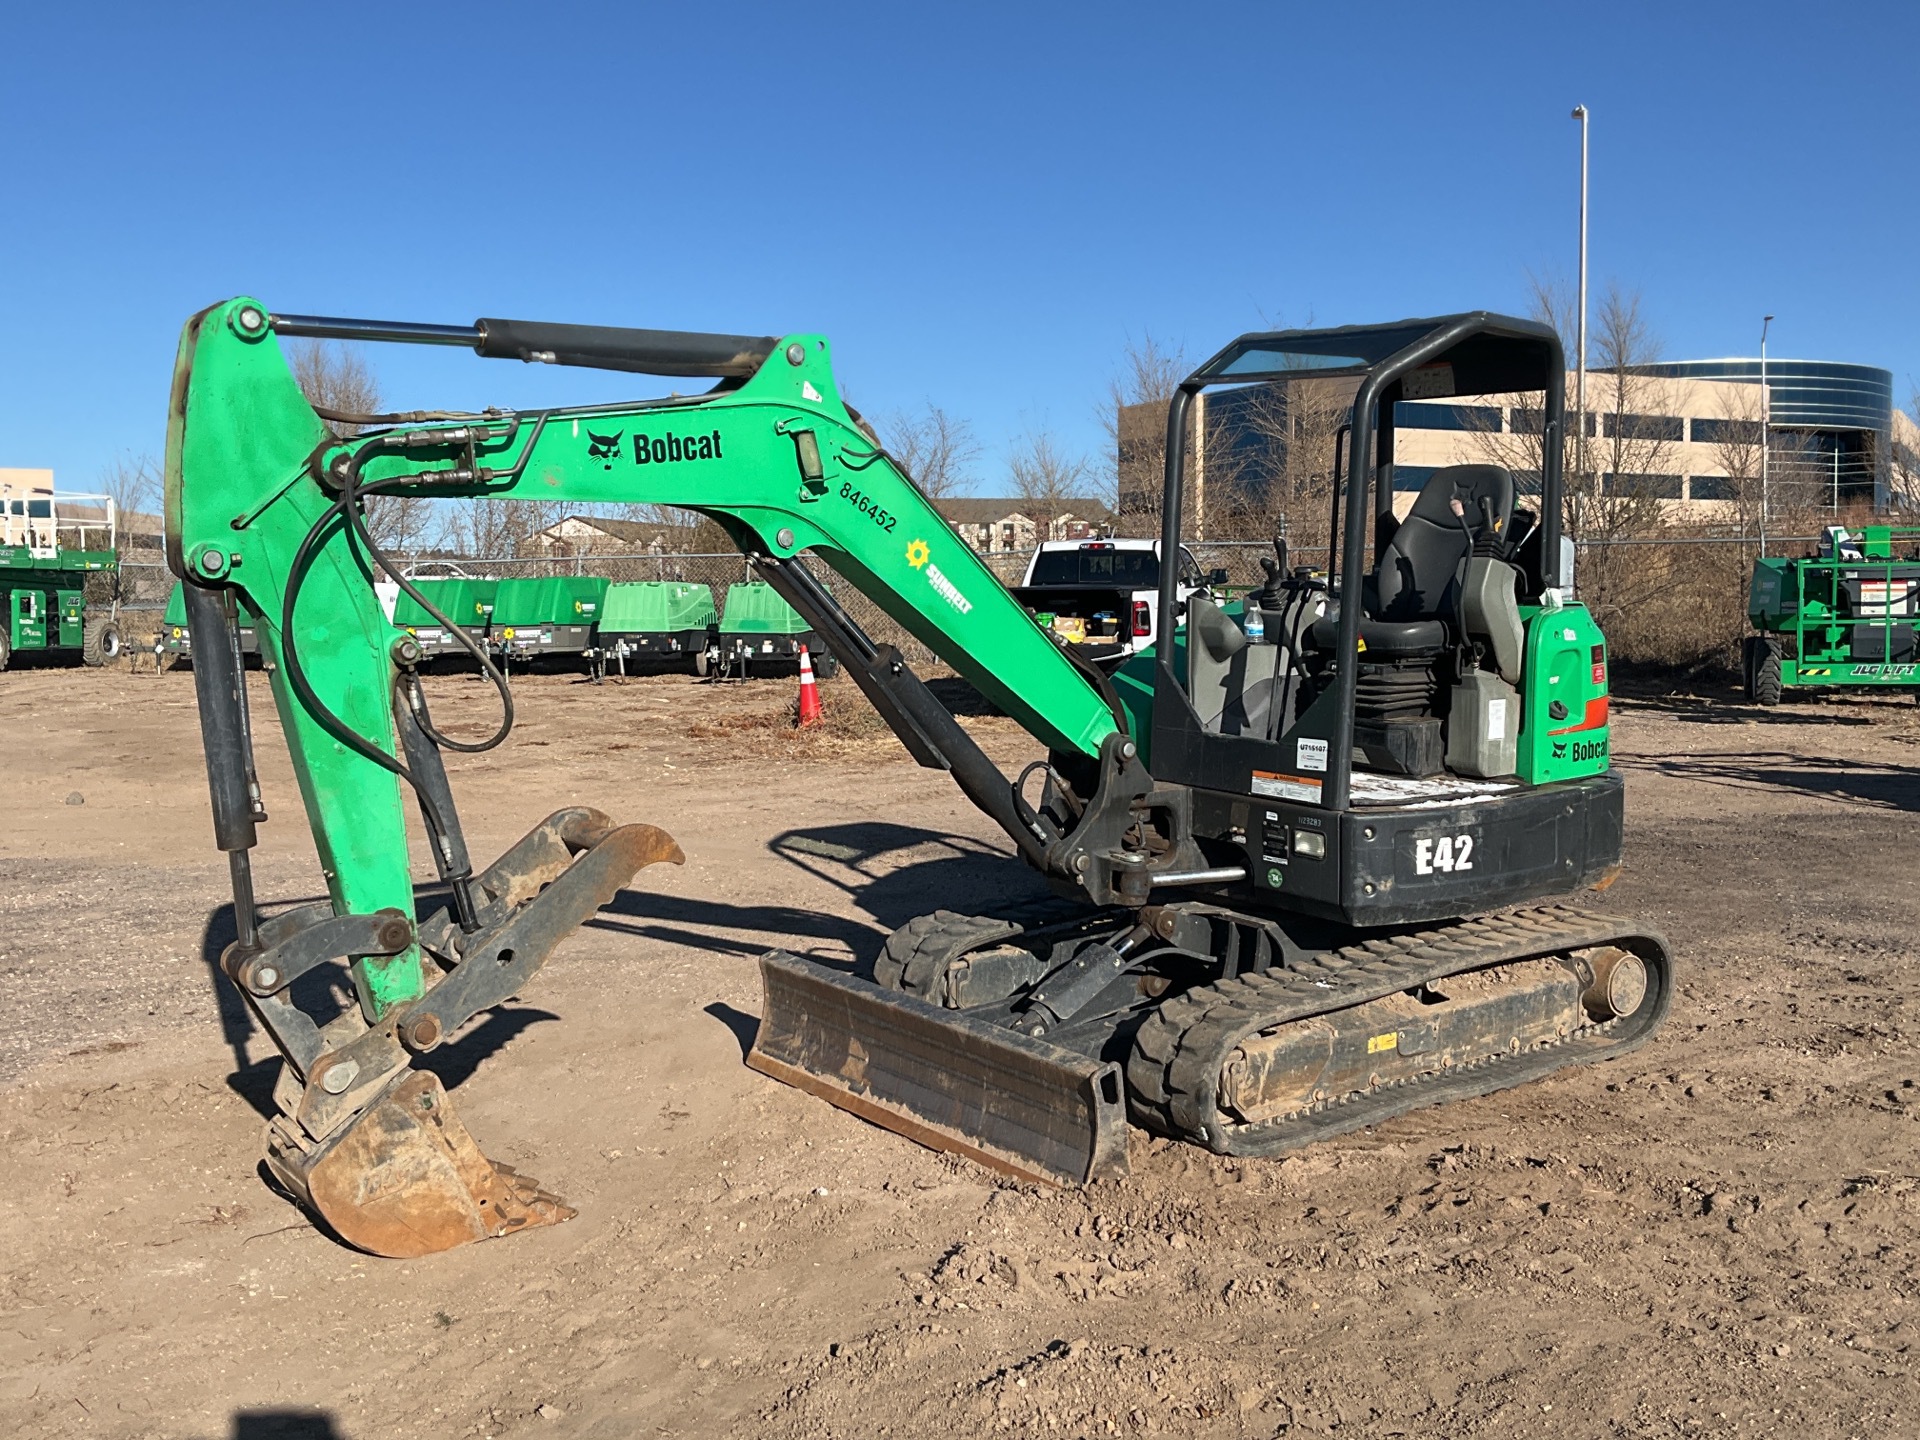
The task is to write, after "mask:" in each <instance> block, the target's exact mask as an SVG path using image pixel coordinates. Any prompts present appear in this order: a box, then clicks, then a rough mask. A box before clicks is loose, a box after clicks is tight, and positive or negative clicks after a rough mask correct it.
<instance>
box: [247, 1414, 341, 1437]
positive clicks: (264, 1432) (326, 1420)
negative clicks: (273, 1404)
mask: <svg viewBox="0 0 1920 1440" xmlns="http://www.w3.org/2000/svg"><path fill="white" fill-rule="evenodd" d="M227 1434H228V1440H347V1437H346V1435H345V1434H344V1433H343V1432H342V1431H341V1429H340V1427H339V1426H338V1425H337V1424H336V1423H335V1422H334V1418H333V1414H332V1412H331V1411H328V1410H236V1411H235V1412H234V1415H233V1429H232V1430H230V1431H228V1432H227Z"/></svg>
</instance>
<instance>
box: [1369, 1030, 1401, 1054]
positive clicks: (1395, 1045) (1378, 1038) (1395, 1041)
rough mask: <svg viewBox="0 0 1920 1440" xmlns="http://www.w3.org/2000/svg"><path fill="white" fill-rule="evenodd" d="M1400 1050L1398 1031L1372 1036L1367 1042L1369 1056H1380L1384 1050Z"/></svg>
mask: <svg viewBox="0 0 1920 1440" xmlns="http://www.w3.org/2000/svg"><path fill="white" fill-rule="evenodd" d="M1399 1048H1400V1032H1399V1031H1398V1030H1389V1031H1388V1032H1387V1033H1386V1034H1384V1035H1375V1036H1372V1037H1371V1038H1370V1039H1368V1041H1367V1054H1369V1055H1378V1054H1379V1053H1380V1052H1381V1051H1382V1050H1397V1049H1399Z"/></svg>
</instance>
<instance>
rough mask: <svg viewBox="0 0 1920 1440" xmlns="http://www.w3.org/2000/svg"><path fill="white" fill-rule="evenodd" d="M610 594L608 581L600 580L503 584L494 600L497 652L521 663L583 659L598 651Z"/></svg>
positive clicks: (546, 579) (580, 578)
mask: <svg viewBox="0 0 1920 1440" xmlns="http://www.w3.org/2000/svg"><path fill="white" fill-rule="evenodd" d="M606 594H607V581H606V579H605V578H604V577H603V576H599V575H544V576H542V577H540V578H539V579H537V580H502V581H501V582H500V588H499V589H498V590H497V591H495V592H494V597H493V626H492V631H491V634H492V643H493V648H494V651H495V653H497V654H500V655H505V656H508V657H510V658H517V659H531V658H533V657H534V656H538V655H580V654H584V653H585V652H586V651H588V650H590V649H591V648H592V647H593V628H594V626H595V624H596V623H597V622H598V621H599V619H600V605H601V602H602V601H603V600H605V599H606Z"/></svg>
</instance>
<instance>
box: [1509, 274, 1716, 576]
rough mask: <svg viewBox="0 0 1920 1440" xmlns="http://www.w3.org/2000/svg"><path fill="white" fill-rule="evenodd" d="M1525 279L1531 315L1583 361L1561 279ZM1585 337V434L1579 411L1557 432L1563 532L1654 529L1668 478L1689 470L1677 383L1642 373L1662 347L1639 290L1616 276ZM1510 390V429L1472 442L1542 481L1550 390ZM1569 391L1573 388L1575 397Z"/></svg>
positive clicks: (1613, 535) (1609, 534)
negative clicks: (1685, 461) (1625, 285)
mask: <svg viewBox="0 0 1920 1440" xmlns="http://www.w3.org/2000/svg"><path fill="white" fill-rule="evenodd" d="M1527 278H1528V284H1529V286H1530V289H1531V297H1530V305H1529V309H1530V310H1531V312H1532V315H1533V318H1534V319H1536V320H1539V321H1541V322H1542V323H1543V324H1547V325H1551V326H1553V328H1554V329H1555V330H1557V331H1558V332H1559V333H1560V335H1561V339H1562V343H1563V345H1564V346H1565V347H1566V349H1567V351H1568V354H1569V359H1570V360H1572V361H1574V362H1576V363H1577V361H1578V357H1577V356H1575V355H1573V354H1572V350H1573V346H1572V337H1571V335H1570V333H1569V332H1570V331H1571V330H1572V328H1573V327H1572V315H1573V305H1572V303H1571V302H1570V301H1569V300H1568V298H1567V294H1566V291H1565V289H1564V287H1562V286H1561V285H1560V284H1558V283H1557V282H1555V281H1553V280H1550V279H1543V278H1542V277H1540V276H1538V275H1529V276H1528V277H1527ZM1587 338H1588V343H1589V346H1590V349H1589V353H1588V357H1587V360H1588V364H1587V397H1586V398H1587V404H1586V417H1585V420H1586V424H1585V430H1586V434H1585V435H1584V436H1581V435H1580V434H1579V433H1578V431H1579V430H1580V429H1581V423H1580V419H1581V417H1580V416H1579V415H1578V414H1575V413H1569V414H1568V416H1567V422H1566V427H1565V431H1564V432H1563V434H1562V437H1561V443H1562V447H1563V448H1562V451H1561V475H1562V484H1563V488H1564V491H1565V498H1564V501H1563V516H1564V519H1565V523H1566V527H1567V533H1568V534H1570V535H1572V536H1573V537H1575V538H1576V539H1579V540H1611V539H1625V538H1627V537H1629V536H1633V535H1643V534H1647V533H1650V532H1654V531H1658V530H1659V529H1661V528H1662V527H1663V526H1664V525H1665V523H1666V520H1667V513H1666V506H1665V504H1664V502H1665V501H1667V500H1672V499H1676V498H1678V497H1677V495H1676V494H1674V493H1672V492H1671V490H1670V486H1669V481H1670V480H1671V479H1672V478H1674V477H1677V475H1678V472H1679V471H1680V470H1681V469H1682V468H1683V467H1682V465H1681V455H1682V453H1683V452H1682V449H1681V446H1682V442H1683V440H1684V438H1685V422H1684V421H1683V420H1682V419H1681V417H1680V415H1679V413H1678V411H1679V393H1678V387H1677V386H1676V385H1675V384H1674V382H1673V381H1671V380H1668V379H1666V378H1664V377H1661V376H1656V375H1646V374H1643V373H1641V370H1642V368H1643V367H1645V366H1647V365H1651V364H1653V363H1655V362H1656V361H1658V359H1659V358H1660V345H1659V341H1658V339H1657V338H1656V337H1655V335H1654V333H1653V328H1652V326H1651V324H1650V323H1649V322H1648V320H1647V317H1646V314H1645V311H1644V306H1643V302H1642V300H1641V297H1640V293H1639V292H1638V291H1633V290H1625V289H1622V288H1621V287H1620V286H1618V285H1613V284H1610V285H1609V286H1608V287H1607V289H1606V291H1605V292H1604V293H1603V294H1602V296H1601V299H1600V306H1599V313H1598V315H1597V316H1596V323H1595V324H1594V326H1593V327H1592V330H1591V331H1590V333H1589V335H1588V337H1587ZM1571 389H1572V387H1571V386H1570V387H1569V391H1571ZM1505 398H1507V399H1509V400H1510V401H1512V402H1514V416H1515V421H1516V423H1515V424H1514V425H1513V426H1512V427H1511V429H1510V430H1508V431H1507V432H1505V433H1501V432H1497V431H1486V432H1483V433H1481V435H1480V437H1479V439H1478V441H1477V442H1476V446H1475V448H1476V449H1478V450H1479V451H1480V452H1481V454H1482V455H1483V456H1484V458H1486V459H1487V460H1488V461H1490V462H1492V463H1494V464H1497V465H1504V466H1506V467H1507V468H1508V469H1510V470H1513V471H1515V472H1516V473H1517V474H1520V475H1526V476H1531V477H1534V478H1535V481H1536V483H1537V481H1538V477H1539V476H1541V475H1542V474H1543V473H1544V472H1545V469H1546V464H1545V462H1546V458H1547V455H1546V445H1547V437H1546V427H1545V425H1544V423H1543V421H1544V410H1545V405H1546V396H1545V393H1544V392H1543V391H1538V390H1536V391H1532V392H1529V393H1523V394H1518V395H1514V396H1510V397H1505ZM1572 398H1573V397H1572V395H1571V393H1569V396H1568V399H1569V402H1571V400H1572ZM1569 410H1570V411H1571V410H1572V406H1571V404H1569ZM1663 492H1665V493H1663Z"/></svg>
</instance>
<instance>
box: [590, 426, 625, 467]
mask: <svg viewBox="0 0 1920 1440" xmlns="http://www.w3.org/2000/svg"><path fill="white" fill-rule="evenodd" d="M626 433H627V432H626V431H624V430H616V431H614V432H613V434H611V435H596V434H594V433H593V431H591V430H589V431H587V440H588V442H589V443H588V445H587V454H588V455H590V456H592V457H593V458H594V459H595V460H600V461H604V462H605V463H604V464H603V466H602V467H601V468H602V469H606V470H611V469H613V462H614V461H616V460H618V459H619V458H620V437H621V436H622V435H624V434H626Z"/></svg>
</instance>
